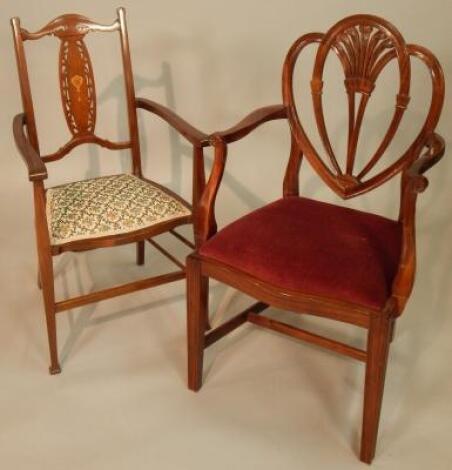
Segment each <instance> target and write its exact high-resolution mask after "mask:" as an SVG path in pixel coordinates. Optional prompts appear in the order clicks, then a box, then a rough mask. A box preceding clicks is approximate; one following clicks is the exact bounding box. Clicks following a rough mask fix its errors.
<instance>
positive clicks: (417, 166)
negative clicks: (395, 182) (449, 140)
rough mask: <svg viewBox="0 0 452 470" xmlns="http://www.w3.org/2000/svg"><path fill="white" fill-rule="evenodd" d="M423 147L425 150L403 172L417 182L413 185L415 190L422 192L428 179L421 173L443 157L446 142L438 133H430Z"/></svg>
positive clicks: (406, 176) (409, 178)
mask: <svg viewBox="0 0 452 470" xmlns="http://www.w3.org/2000/svg"><path fill="white" fill-rule="evenodd" d="M425 147H427V152H426V153H424V154H423V155H421V156H420V157H419V158H418V159H417V160H415V161H414V162H413V163H412V164H411V166H410V167H408V169H406V170H405V171H404V174H403V176H404V177H405V178H407V179H408V180H411V181H413V182H418V183H417V184H414V186H413V189H415V190H416V191H417V192H422V191H423V190H425V188H426V187H427V184H428V181H427V179H426V178H425V176H423V174H424V173H425V172H426V171H427V170H429V169H430V168H431V167H432V166H433V165H435V164H436V163H438V162H439V161H440V160H441V158H443V156H444V152H445V149H446V144H445V142H444V139H443V138H442V137H441V136H440V135H439V134H432V135H431V136H430V138H429V139H428V140H427V142H426V144H425ZM419 183H420V185H419Z"/></svg>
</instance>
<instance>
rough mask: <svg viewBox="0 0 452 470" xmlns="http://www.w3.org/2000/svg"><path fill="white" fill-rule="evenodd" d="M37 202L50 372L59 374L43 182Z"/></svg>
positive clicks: (36, 185) (39, 183) (36, 193)
mask: <svg viewBox="0 0 452 470" xmlns="http://www.w3.org/2000/svg"><path fill="white" fill-rule="evenodd" d="M33 192H34V202H35V227H36V243H37V250H38V261H39V279H40V282H41V289H42V297H43V300H44V308H45V313H46V323H47V336H48V340H49V350H50V367H49V372H50V373H51V374H52V375H53V374H59V373H60V372H61V367H60V364H59V362H58V349H57V334H56V307H55V286H54V276H53V262H52V254H51V251H50V239H49V231H48V227H47V220H46V211H45V207H46V201H45V190H44V185H43V183H42V181H35V182H34V184H33Z"/></svg>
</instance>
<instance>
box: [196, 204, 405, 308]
mask: <svg viewBox="0 0 452 470" xmlns="http://www.w3.org/2000/svg"><path fill="white" fill-rule="evenodd" d="M400 250H401V225H400V224H399V223H398V222H396V221H393V220H389V219H386V218H384V217H381V216H378V215H374V214H368V213H365V212H360V211H356V210H353V209H348V208H343V207H339V206H335V205H332V204H327V203H324V202H319V201H314V200H312V199H306V198H300V197H289V198H285V199H280V200H278V201H276V202H273V203H271V204H269V205H267V206H264V207H262V208H260V209H258V210H256V211H254V212H251V213H250V214H248V215H246V216H244V217H242V218H240V219H238V220H236V221H235V222H233V223H232V224H230V225H228V226H227V227H225V228H224V229H222V230H221V231H219V232H218V233H217V234H216V235H215V236H213V237H212V238H211V239H210V240H208V241H207V242H206V243H205V244H204V245H203V246H202V247H201V249H200V254H201V255H202V256H204V257H207V258H212V259H214V260H216V261H219V262H221V263H224V264H226V265H229V266H231V267H233V268H236V269H239V270H241V271H243V272H246V273H248V274H251V275H252V276H254V277H256V278H258V279H260V280H262V281H265V282H269V283H271V284H273V285H275V286H279V287H283V288H286V289H292V290H296V291H301V292H304V293H308V294H314V295H319V296H325V297H328V298H332V299H337V300H343V301H347V302H352V303H355V304H359V305H363V306H366V307H371V308H381V307H382V306H383V305H384V303H385V301H386V300H387V298H388V296H389V294H390V288H391V283H392V281H393V279H394V276H395V274H396V271H397V267H398V262H399V257H400Z"/></svg>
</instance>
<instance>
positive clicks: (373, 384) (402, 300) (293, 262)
mask: <svg viewBox="0 0 452 470" xmlns="http://www.w3.org/2000/svg"><path fill="white" fill-rule="evenodd" d="M310 44H317V45H318V49H317V53H316V56H315V63H314V67H313V73H312V81H311V88H312V90H311V91H312V100H313V107H314V113H315V118H316V124H317V128H318V131H319V135H320V138H321V141H322V143H323V147H324V152H325V154H326V158H322V156H321V153H320V152H319V151H318V150H317V149H316V148H315V147H314V145H313V144H312V142H311V140H310V139H309V137H308V135H307V133H306V132H305V130H304V128H303V126H302V124H301V120H300V117H299V113H298V111H297V108H296V106H295V103H294V90H293V82H292V78H293V71H294V66H295V64H296V62H297V58H298V57H299V54H300V53H301V51H302V50H303V49H304V48H305V47H306V46H308V45H310ZM333 53H334V54H336V55H337V57H338V58H339V60H340V63H341V65H342V67H343V70H344V74H345V82H344V83H345V90H346V93H347V97H348V104H349V123H348V133H347V135H348V146H347V154H346V157H345V158H344V161H345V164H344V165H342V166H341V165H340V164H339V163H338V159H337V158H336V155H335V153H334V151H333V147H332V145H331V143H330V140H329V137H328V133H327V129H326V125H325V120H324V114H323V103H322V88H323V71H324V65H325V61H326V59H327V57H328V55H329V54H333ZM412 58H416V59H420V60H421V61H422V62H423V63H424V64H425V65H426V66H427V68H428V69H429V72H430V76H431V79H432V99H431V104H430V109H429V112H428V115H427V118H426V120H425V122H424V124H423V127H422V129H421V131H420V132H419V134H418V135H417V137H416V138H415V140H414V141H413V142H412V143H411V145H410V146H409V148H408V149H407V150H406V151H405V152H404V153H403V155H401V156H400V157H399V158H398V159H397V160H395V161H394V162H393V163H391V164H387V165H386V167H385V168H384V169H383V170H378V172H375V171H374V173H373V175H372V176H369V174H370V173H371V172H372V170H375V165H376V164H377V163H378V162H381V158H382V157H383V156H384V155H385V154H387V153H388V152H386V150H387V148H388V145H389V144H390V142H391V141H392V139H393V137H394V135H395V134H396V131H397V129H398V126H399V123H400V121H401V119H402V116H403V114H404V111H405V109H406V107H407V105H408V102H409V91H410V62H411V60H412ZM390 62H396V64H397V66H398V76H399V80H398V93H397V96H396V103H395V108H394V114H393V117H392V119H391V121H390V125H389V128H388V130H387V132H386V134H385V136H384V138H383V140H382V142H381V144H380V145H379V147H378V149H377V150H376V152H375V154H374V155H373V156H372V157H371V158H370V159H369V160H368V162H367V163H366V164H365V165H364V166H362V168H358V170H357V171H355V156H356V151H357V142H358V138H359V134H360V128H361V124H362V121H363V117H364V114H365V110H366V105H367V103H368V101H369V99H370V97H371V94H372V90H373V88H374V86H375V83H376V81H377V78H378V76H379V74H380V72H381V71H382V70H383V69H384V67H385V66H386V65H387V64H388V63H390ZM359 95H361V97H360V98H359ZM443 100H444V78H443V73H442V70H441V66H440V64H439V63H438V61H437V60H436V58H435V57H434V56H433V54H432V53H431V52H429V51H428V50H427V49H425V48H424V47H421V46H417V45H413V44H406V43H405V42H404V40H403V38H402V36H401V34H400V33H399V32H398V31H397V30H396V29H395V28H394V26H392V25H391V24H390V23H388V22H387V21H385V20H383V19H381V18H377V17H375V16H368V15H356V16H351V17H348V18H345V19H344V20H342V21H340V22H339V23H337V24H335V25H334V26H333V27H332V28H331V29H330V30H329V31H328V32H327V33H326V34H320V33H313V34H306V35H304V36H302V37H301V38H299V39H298V40H297V41H296V42H295V43H294V44H293V46H292V47H291V49H290V50H289V52H288V54H287V57H286V60H285V63H284V70H283V103H284V104H283V105H276V106H269V107H266V108H262V109H259V110H257V111H255V112H253V113H251V114H250V115H249V116H248V117H246V118H245V119H244V120H243V121H241V122H240V123H239V124H237V125H236V126H234V127H232V128H230V129H229V130H226V131H224V132H218V133H215V134H213V135H212V136H211V141H212V145H214V147H215V158H214V165H213V168H212V171H211V174H210V177H209V180H208V182H207V185H206V188H205V191H204V193H203V195H202V197H201V201H200V206H199V211H198V213H197V215H196V223H195V227H196V238H197V240H198V243H199V248H198V249H197V250H196V251H195V252H194V253H193V254H191V255H190V256H189V258H188V260H187V283H188V386H189V388H190V389H192V390H194V391H197V390H199V389H200V387H201V385H202V370H203V355H204V350H205V349H206V348H208V347H209V346H210V345H211V344H213V343H214V342H216V341H218V340H219V339H220V338H222V337H223V336H225V335H226V334H228V333H229V332H231V331H232V330H234V329H235V328H237V327H239V326H240V325H242V324H244V323H245V322H251V323H254V324H256V325H259V326H261V327H264V328H269V329H271V330H274V331H277V332H280V333H285V334H287V335H289V336H292V337H295V338H299V339H301V340H304V341H307V342H309V343H313V344H317V345H320V346H323V347H325V348H327V349H330V350H333V351H336V352H338V353H341V354H345V355H347V356H351V357H353V358H355V359H357V360H359V361H361V362H363V363H364V364H365V366H366V374H365V388H364V413H363V424H362V437H361V439H362V440H361V454H360V458H361V460H362V461H363V462H367V463H370V462H371V461H372V459H373V457H374V454H375V448H376V442H377V432H378V423H379V417H380V409H381V403H382V396H383V388H384V380H385V370H386V364H387V359H388V352H389V345H390V342H391V339H392V334H393V329H394V324H395V321H396V319H397V318H398V317H399V316H400V315H401V314H402V312H403V311H404V307H405V304H406V302H407V300H408V298H409V296H410V292H411V289H412V286H413V282H414V276H415V264H416V250H415V207H416V199H417V196H418V193H420V192H422V191H424V189H425V188H426V187H427V179H426V177H425V176H424V173H425V172H426V170H428V169H429V168H430V167H431V166H432V165H433V164H435V163H436V162H437V161H438V160H439V159H440V158H441V157H442V156H443V154H444V141H443V139H442V138H441V137H440V136H439V135H438V134H436V133H435V132H434V130H435V127H436V124H437V122H438V119H439V116H440V113H441V108H442V105H443ZM275 119H287V120H288V121H289V125H290V131H291V138H292V144H291V152H290V156H289V161H288V165H287V169H286V172H285V177H284V181H283V197H282V198H281V199H279V200H277V201H275V202H272V203H271V204H268V205H266V206H264V207H262V208H260V209H258V210H256V211H254V212H252V213H250V214H247V215H245V216H244V217H242V218H240V219H238V220H236V221H235V222H233V223H231V224H230V225H228V226H226V227H225V228H223V229H222V230H220V231H218V232H217V224H216V220H215V213H214V204H215V199H216V195H217V191H218V188H219V185H220V182H221V179H222V175H223V172H224V168H225V164H226V155H227V150H228V145H229V144H230V143H232V142H235V141H237V140H239V139H241V138H242V137H245V136H246V135H247V134H248V133H250V132H251V131H252V130H253V129H255V128H256V127H258V126H260V125H261V124H262V123H264V122H266V121H271V120H275ZM303 155H304V156H305V157H306V159H307V160H308V162H309V163H310V164H311V165H312V167H313V168H314V169H315V171H316V172H317V173H318V175H319V176H320V178H321V179H322V180H323V181H324V183H326V184H327V185H328V186H329V187H330V188H331V189H332V190H333V191H334V192H335V193H336V194H337V195H339V196H340V197H341V198H342V199H349V198H352V197H355V196H358V195H360V194H363V193H366V192H368V191H371V190H372V189H374V188H376V187H377V186H380V185H382V184H383V183H385V182H386V181H388V180H389V179H390V178H392V177H394V176H395V175H397V174H401V202H400V212H399V217H398V220H390V219H388V218H385V217H381V216H378V215H374V214H371V213H366V212H362V211H357V210H353V209H350V208H346V207H339V206H336V205H332V204H326V203H323V202H319V201H315V200H312V199H308V198H305V197H300V196H299V184H298V173H299V169H300V165H301V162H302V157H303ZM343 167H345V168H343ZM209 278H214V279H216V280H218V281H221V282H223V283H226V284H228V285H230V286H232V287H234V288H236V289H238V290H240V291H242V292H244V293H246V294H248V295H249V296H251V297H253V298H255V299H257V300H258V302H257V303H255V304H254V305H252V306H251V307H249V308H247V309H246V310H245V311H244V312H242V313H240V314H238V315H236V316H234V317H232V319H230V320H229V321H226V322H224V323H223V324H222V325H220V326H218V327H217V328H215V329H213V330H212V329H211V330H208V329H207V328H206V324H207V323H206V315H207V298H208V297H207V289H208V284H207V281H208V279H209ZM269 306H273V307H276V308H280V309H286V310H290V311H293V312H295V313H303V314H310V315H318V316H321V317H326V318H330V319H332V320H337V321H341V322H346V323H349V324H353V325H357V326H359V327H362V328H365V329H367V330H368V336H367V338H368V339H367V349H366V350H361V349H359V348H356V347H352V346H350V345H347V344H344V343H341V342H338V341H335V340H333V339H330V338H325V337H321V336H319V335H316V334H313V333H311V332H309V331H306V330H304V329H299V328H296V327H294V326H293V325H289V324H287V323H283V322H281V321H277V320H274V319H270V318H268V317H265V316H263V315H260V313H261V312H262V311H264V310H265V309H266V308H267V307H269Z"/></svg>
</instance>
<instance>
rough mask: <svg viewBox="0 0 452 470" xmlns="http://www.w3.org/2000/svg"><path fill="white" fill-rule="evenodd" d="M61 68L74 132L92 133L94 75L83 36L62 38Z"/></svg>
mask: <svg viewBox="0 0 452 470" xmlns="http://www.w3.org/2000/svg"><path fill="white" fill-rule="evenodd" d="M59 70H60V87H61V98H62V101H63V110H64V115H65V117H66V121H67V124H68V126H69V129H70V131H71V133H72V134H73V135H84V134H92V133H93V132H94V127H95V124H96V98H95V96H96V95H95V86H94V77H93V71H92V66H91V61H90V58H89V54H88V50H87V48H86V46H85V43H84V42H83V40H82V39H81V38H67V39H63V40H62V41H61V47H60V63H59Z"/></svg>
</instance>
